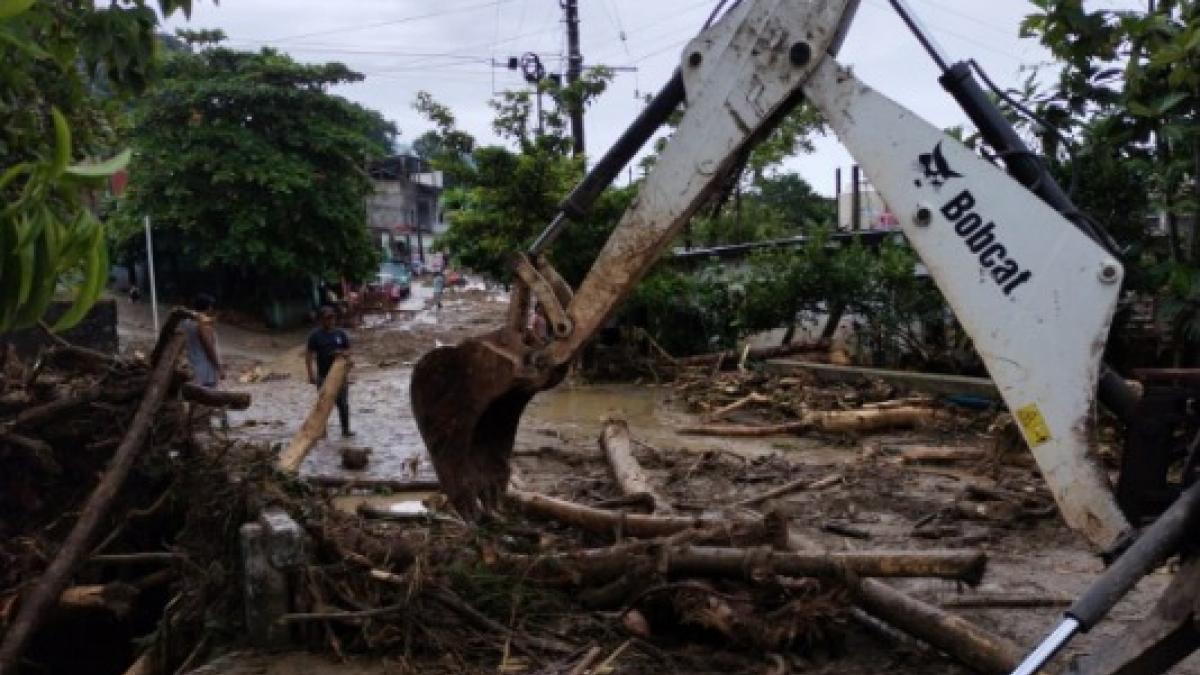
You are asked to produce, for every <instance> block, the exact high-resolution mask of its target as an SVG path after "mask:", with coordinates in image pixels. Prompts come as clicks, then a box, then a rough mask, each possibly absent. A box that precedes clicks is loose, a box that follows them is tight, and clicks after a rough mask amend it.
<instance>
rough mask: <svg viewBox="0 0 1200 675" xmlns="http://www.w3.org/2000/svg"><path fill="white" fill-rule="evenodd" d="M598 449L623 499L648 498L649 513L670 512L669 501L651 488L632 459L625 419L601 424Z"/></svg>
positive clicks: (644, 473)
mask: <svg viewBox="0 0 1200 675" xmlns="http://www.w3.org/2000/svg"><path fill="white" fill-rule="evenodd" d="M600 447H601V448H602V449H603V450H604V456H605V457H607V458H608V465H609V466H610V467H611V468H612V472H613V477H614V478H615V479H616V481H617V486H618V487H620V488H621V494H623V495H625V496H626V497H638V498H642V499H647V500H649V501H650V503H651V511H658V512H668V511H671V510H672V509H671V502H670V501H668V500H667V498H666V497H663V496H662V494H661V493H659V492H658V491H657V490H655V489H654V487H653V486H652V485H650V479H649V478H648V477H647V476H646V472H645V471H643V470H642V466H641V465H640V464H638V461H637V459H635V458H634V456H633V442H632V441H631V440H630V437H629V425H628V424H626V422H625V421H624V420H618V419H610V420H606V421H605V422H604V429H603V430H602V431H601V432H600Z"/></svg>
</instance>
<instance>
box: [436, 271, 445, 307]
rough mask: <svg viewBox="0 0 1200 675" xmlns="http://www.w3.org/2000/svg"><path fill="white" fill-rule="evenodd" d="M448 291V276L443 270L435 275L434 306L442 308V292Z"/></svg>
mask: <svg viewBox="0 0 1200 675" xmlns="http://www.w3.org/2000/svg"><path fill="white" fill-rule="evenodd" d="M444 290H446V274H445V273H444V272H442V270H440V269H439V270H438V271H436V272H434V273H433V306H434V307H436V308H437V309H441V308H442V291H444Z"/></svg>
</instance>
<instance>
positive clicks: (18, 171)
mask: <svg viewBox="0 0 1200 675" xmlns="http://www.w3.org/2000/svg"><path fill="white" fill-rule="evenodd" d="M190 8H191V2H190V0H182V1H180V0H162V1H161V2H160V3H159V10H160V11H161V12H162V14H163V15H164V16H169V15H171V14H172V13H174V12H175V11H177V10H179V9H182V10H183V11H185V12H188V11H190ZM156 25H157V16H156V13H155V10H154V9H153V8H152V7H150V6H149V5H148V4H147V3H145V2H143V1H142V0H121V1H119V2H113V3H109V4H107V5H106V6H103V7H97V6H95V5H94V4H93V3H90V2H84V3H77V2H34V1H33V0H0V157H2V158H3V159H2V160H0V204H2V205H3V206H2V207H0V333H3V332H5V331H8V330H11V329H14V328H21V327H24V326H29V325H31V324H32V323H34V322H36V321H37V320H38V319H39V318H40V317H41V316H42V315H43V313H44V312H45V309H46V307H47V306H48V305H49V303H50V301H51V300H52V298H53V296H54V294H55V292H56V290H66V291H70V292H71V293H72V294H73V295H74V297H75V302H74V304H73V305H72V307H71V308H70V309H69V310H68V311H67V313H66V314H64V315H63V316H62V318H61V319H60V320H59V322H58V326H59V327H65V326H69V325H70V324H72V323H74V322H76V321H78V320H79V319H80V318H82V317H83V315H84V314H85V313H86V312H87V310H88V309H89V308H90V307H91V305H92V303H93V302H94V301H95V300H96V298H97V297H98V296H99V294H100V292H101V291H102V290H103V287H104V282H105V280H106V279H107V271H108V270H107V267H108V264H107V248H106V242H105V228H104V227H103V225H102V224H101V223H100V222H99V220H97V218H96V216H95V215H94V213H93V211H92V210H91V209H90V208H88V205H87V201H88V199H87V197H88V196H89V195H90V194H93V193H92V192H91V191H92V190H95V189H97V188H100V187H102V186H103V185H104V182H105V179H106V178H107V177H108V176H109V175H111V174H112V173H113V172H115V171H116V170H118V169H120V168H121V167H122V166H123V165H124V162H125V161H127V160H128V155H127V154H122V153H119V152H117V150H116V148H117V140H118V139H117V135H118V134H117V131H118V129H119V128H120V126H121V119H122V112H123V111H122V106H123V105H124V100H126V99H127V98H128V97H129V96H131V95H135V94H138V93H140V92H141V91H142V90H143V89H144V87H145V86H146V84H147V82H148V81H149V80H150V78H151V77H152V76H153V75H154V72H155V63H156V61H155V42H154V28H155V26H156ZM110 156H111V157H113V158H112V159H111V160H110V161H107V162H99V163H88V164H75V165H72V161H75V160H78V159H79V158H91V159H95V158H102V157H110Z"/></svg>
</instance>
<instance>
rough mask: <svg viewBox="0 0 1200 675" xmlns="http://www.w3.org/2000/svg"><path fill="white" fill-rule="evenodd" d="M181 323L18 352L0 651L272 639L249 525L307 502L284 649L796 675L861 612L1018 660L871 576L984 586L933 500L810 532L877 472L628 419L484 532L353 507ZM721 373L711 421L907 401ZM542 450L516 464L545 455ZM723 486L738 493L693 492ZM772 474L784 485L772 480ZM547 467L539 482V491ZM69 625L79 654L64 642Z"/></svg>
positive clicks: (192, 662)
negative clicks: (751, 453) (817, 538)
mask: <svg viewBox="0 0 1200 675" xmlns="http://www.w3.org/2000/svg"><path fill="white" fill-rule="evenodd" d="M184 317H186V314H176V315H173V322H172V323H171V324H169V327H168V328H167V329H164V332H163V335H162V336H161V337H160V340H159V343H158V345H157V346H156V348H155V350H154V353H153V354H152V355H151V356H150V357H149V358H147V359H144V360H116V359H112V358H110V357H107V356H104V355H100V354H96V353H92V352H88V351H87V350H82V349H79V348H76V347H72V346H70V345H65V344H64V345H59V346H58V347H57V348H55V349H51V350H49V351H47V352H45V353H44V354H43V355H42V356H41V358H39V359H38V360H37V361H36V362H34V363H31V364H21V363H18V362H17V361H16V360H14V359H11V358H10V359H8V360H7V361H6V363H5V364H4V369H3V373H4V377H3V385H2V386H3V391H0V406H2V409H0V413H2V417H0V425H2V426H0V429H2V435H0V499H2V500H4V501H3V510H2V511H0V513H3V514H4V518H3V522H2V523H0V589H2V590H0V630H2V631H3V640H4V645H5V651H4V652H3V654H4V655H5V657H6V658H7V657H8V655H9V654H13V655H15V656H16V657H20V658H22V659H23V661H22V662H18V661H15V660H10V661H0V671H3V672H5V673H8V672H13V673H16V672H32V671H33V670H34V669H37V670H40V671H42V672H105V673H107V672H112V673H122V672H126V673H139V674H142V675H145V674H148V673H165V672H188V671H189V669H191V668H192V667H193V666H197V665H199V664H201V663H204V662H206V661H209V660H210V659H212V658H214V657H215V656H217V655H219V654H222V653H224V652H227V651H229V650H230V649H232V648H235V647H237V646H241V645H243V644H245V643H246V642H247V641H248V640H254V639H257V638H258V637H262V636H260V635H257V634H256V632H255V630H254V629H253V625H254V621H255V620H256V617H258V618H261V614H262V613H263V611H264V607H263V605H264V604H265V603H263V602H261V601H259V600H258V599H259V598H260V596H257V595H255V594H256V593H258V590H256V589H255V587H254V584H255V583H256V581H255V579H256V578H257V576H256V575H257V572H255V571H254V570H253V569H251V566H250V563H249V562H247V561H248V558H247V557H246V556H247V553H246V551H245V549H244V547H245V546H246V538H245V527H246V524H247V523H251V524H253V523H256V522H260V521H261V519H262V518H263V517H264V514H267V513H270V512H280V513H283V514H286V516H287V517H289V518H291V519H292V520H294V521H295V522H296V523H297V524H298V525H299V528H300V531H301V532H302V537H303V542H304V543H303V556H302V559H301V560H300V561H299V562H298V563H296V564H294V565H293V566H291V567H289V568H288V569H287V570H286V573H285V574H283V575H282V576H281V577H280V579H282V580H283V581H282V583H284V584H285V585H286V592H285V594H284V602H283V604H282V605H281V606H279V607H276V608H275V609H277V610H278V612H277V613H276V614H275V615H273V616H271V617H270V623H269V626H268V633H270V635H268V636H267V639H268V640H274V641H275V642H274V644H276V645H279V644H285V643H288V642H292V643H296V644H304V645H306V646H307V647H308V648H312V649H321V650H324V651H328V652H330V653H332V654H335V655H338V656H349V655H352V654H372V655H382V656H387V657H388V658H390V659H393V660H394V661H396V662H398V663H400V664H402V666H403V667H406V668H408V669H409V671H419V672H429V673H438V672H445V673H462V672H482V671H485V670H486V671H489V672H491V671H494V670H496V668H497V665H498V664H499V669H500V671H501V672H508V673H546V674H549V673H607V672H613V671H614V669H616V668H619V671H620V672H632V673H636V672H662V671H664V670H666V671H677V672H713V671H722V672H761V669H762V666H763V662H764V660H765V661H767V662H768V663H769V664H771V667H772V668H773V669H774V672H788V671H789V669H795V668H803V667H805V664H807V663H811V662H812V660H813V659H818V660H819V659H822V658H826V657H830V656H832V657H837V656H838V655H839V654H840V653H842V652H843V650H844V649H845V647H844V645H843V643H844V640H845V639H846V636H847V634H848V633H849V632H853V631H852V630H850V629H851V627H852V626H868V627H870V628H871V629H872V630H883V631H884V632H885V633H886V631H887V630H891V629H881V628H880V626H882V625H883V623H886V624H887V625H888V626H894V627H898V628H900V629H901V630H904V631H906V632H908V633H911V634H914V635H917V636H918V637H920V638H921V639H923V640H925V641H927V642H929V643H932V644H934V645H936V646H937V647H938V648H939V649H941V650H944V651H946V652H948V653H950V654H951V655H953V656H955V657H957V658H958V659H960V660H962V661H964V662H968V663H972V664H974V667H976V668H979V669H980V670H983V671H985V672H1001V671H1003V670H1004V669H1005V668H1007V667H1009V666H1011V662H1012V660H1013V659H1015V658H1016V655H1017V652H1018V650H1017V649H1016V648H1015V647H1014V646H1013V645H1012V644H1011V643H1008V642H1007V641H1005V640H1003V639H1001V638H998V637H995V636H992V635H989V634H987V633H985V632H983V631H982V630H979V629H978V628H975V627H973V626H971V625H970V624H965V623H963V622H961V621H958V620H955V619H954V617H951V616H949V615H947V614H945V613H944V612H943V611H942V610H939V609H937V608H935V607H933V606H931V605H929V604H926V603H924V602H921V601H920V600H917V599H915V598H913V597H910V596H908V595H905V594H903V593H901V592H900V591H899V590H897V589H896V588H895V587H893V586H890V585H888V584H885V583H883V582H880V581H877V580H875V579H873V577H888V578H899V577H916V578H930V579H943V580H951V581H952V582H956V583H966V584H975V583H977V582H978V581H979V580H980V578H981V576H982V574H983V571H984V566H985V564H986V558H985V556H984V555H983V553H982V552H980V551H978V550H975V549H971V548H962V546H965V545H967V544H968V543H969V541H970V540H969V539H968V538H966V537H963V536H957V535H956V534H955V533H952V532H950V531H949V530H948V529H947V528H948V527H949V526H948V525H945V524H938V523H937V522H934V521H935V520H937V519H936V518H935V519H930V521H929V522H927V523H925V524H924V525H925V526H931V527H941V528H942V529H940V530H937V531H936V533H935V535H936V536H930V537H929V538H927V539H920V538H917V539H913V538H907V539H895V540H889V539H887V538H883V537H880V538H877V539H876V540H875V541H873V542H872V543H871V544H869V545H868V546H866V547H865V548H864V547H856V548H855V549H853V550H850V549H832V548H828V547H822V546H814V545H812V543H811V541H808V540H806V538H805V537H804V536H803V535H798V534H797V530H796V529H795V528H796V526H797V525H799V526H802V528H803V529H802V530H801V531H804V529H807V528H809V527H810V526H815V527H819V528H821V529H826V528H827V526H828V525H829V524H830V523H829V522H826V521H823V520H820V519H818V520H815V521H814V520H812V518H806V517H803V516H800V515H799V514H797V513H796V512H795V509H794V507H793V506H791V505H789V504H788V503H787V502H786V501H784V498H786V497H789V496H791V495H792V493H795V492H797V491H799V492H805V493H808V494H811V495H814V496H817V495H820V494H822V492H823V491H824V490H827V489H828V490H840V489H841V487H842V486H850V485H853V484H855V483H856V482H857V481H861V480H863V476H862V475H857V474H856V473H854V472H853V471H850V470H841V471H838V472H833V473H830V472H829V471H826V470H819V469H814V468H812V467H807V468H806V467H800V466H799V465H793V464H790V463H788V462H785V461H783V460H782V459H780V458H778V457H764V458H760V459H756V460H746V459H742V458H733V457H730V456H723V455H721V454H720V453H698V454H697V453H691V452H687V451H679V450H667V451H663V450H659V449H653V450H651V449H648V447H647V446H645V444H639V443H638V442H637V441H636V440H634V439H633V437H632V436H631V434H630V432H629V430H628V428H626V427H625V426H624V425H623V424H620V423H618V422H612V423H610V424H608V425H606V427H605V431H604V433H603V435H602V437H601V439H600V446H601V449H600V450H593V451H592V453H591V454H590V455H588V456H587V457H582V458H581V457H574V458H572V459H571V460H570V461H572V462H574V463H575V464H574V465H573V468H572V469H571V470H568V471H564V472H562V473H561V474H560V475H559V476H558V477H557V478H554V477H553V476H551V477H550V480H553V481H554V484H552V485H546V484H545V480H546V479H547V477H546V476H536V475H534V472H549V473H551V474H552V473H553V472H552V471H551V468H550V467H552V466H553V465H554V463H555V460H554V459H552V458H547V457H542V456H541V455H540V454H539V455H538V456H537V457H536V459H538V460H539V462H535V463H533V465H532V466H524V467H520V466H519V467H518V470H519V473H523V474H524V478H525V479H526V480H525V481H520V479H519V478H518V482H519V483H520V484H521V487H520V488H517V487H514V488H513V489H512V490H510V494H509V500H508V504H509V508H508V509H507V511H506V512H505V513H502V514H496V516H495V517H494V518H493V519H492V520H490V521H489V522H488V523H486V524H485V525H484V526H483V527H469V526H467V525H466V524H464V523H463V522H462V521H460V520H459V519H457V518H456V517H455V516H454V515H453V514H452V513H450V512H447V511H446V510H445V509H444V506H445V505H444V504H442V503H440V502H439V501H438V500H437V498H436V496H435V497H434V498H430V499H429V500H426V501H427V503H426V508H424V509H420V510H421V511H423V515H422V516H421V517H420V518H418V519H416V520H414V519H413V518H412V516H411V514H399V513H396V512H393V511H391V510H388V509H383V510H379V509H374V508H371V507H366V508H361V509H360V511H359V512H358V513H357V514H349V513H346V512H344V511H342V510H339V508H335V506H334V501H335V499H336V498H339V497H344V496H345V495H346V493H347V492H348V491H352V490H353V488H349V489H347V488H341V489H339V490H336V491H329V490H323V489H321V488H317V487H314V486H312V485H310V484H308V483H305V482H303V481H300V480H297V479H296V478H295V477H294V476H293V475H291V474H290V473H289V472H285V471H280V470H279V469H278V467H277V463H278V461H279V458H278V457H277V454H276V451H277V449H272V448H267V447H263V446H259V445H251V444H245V443H234V442H230V441H228V440H226V439H224V438H223V437H222V436H220V435H219V434H215V433H213V432H211V430H209V429H208V428H207V425H206V423H205V422H206V420H205V419H204V416H203V415H202V414H198V410H199V408H198V406H200V405H239V406H240V405H246V404H248V401H240V400H233V399H232V398H231V397H230V396H228V395H223V394H220V395H218V394H214V393H213V392H204V391H197V390H195V389H193V388H190V387H188V386H187V385H186V384H185V382H186V379H187V372H186V370H185V369H182V368H179V367H177V365H176V356H177V354H178V340H177V337H176V335H175V332H174V321H177V320H179V319H181V318H184ZM710 367H711V366H709V365H705V366H702V368H703V372H704V373H706V374H707V373H708V372H709V368H710ZM706 376H707V375H706ZM702 382H704V378H703V377H701V376H694V377H689V376H686V375H685V376H683V377H682V378H681V379H680V381H679V383H680V384H679V391H681V392H683V393H684V394H685V396H686V397H688V398H689V400H692V401H693V402H694V404H695V405H699V406H708V408H709V409H710V410H711V411H712V412H713V413H714V414H713V415H712V419H713V421H714V422H715V421H716V420H721V419H729V420H737V421H740V422H742V423H743V424H744V423H745V421H746V419H747V418H745V417H742V416H744V415H746V414H748V413H749V412H750V411H751V410H752V409H756V408H755V406H758V408H757V410H759V411H765V412H766V414H767V419H768V420H770V421H771V422H772V423H775V424H780V423H782V424H788V423H791V422H794V421H795V420H796V419H798V418H803V417H804V415H810V414H812V413H811V410H814V409H817V406H818V405H822V406H824V407H825V409H832V408H834V407H836V406H849V405H851V404H858V405H859V407H860V408H861V407H863V405H864V404H865V405H872V404H876V405H877V404H878V402H880V401H886V400H893V399H895V398H896V396H895V392H892V391H885V390H884V389H878V390H876V389H877V388H876V387H868V388H867V389H865V390H861V389H855V388H848V389H846V390H845V391H833V390H830V389H828V388H822V387H819V386H816V385H815V384H814V383H809V384H808V385H803V384H802V383H799V382H797V383H793V382H789V381H787V378H778V377H768V376H763V375H759V374H753V373H749V372H741V371H739V372H732V373H727V374H722V375H720V377H719V379H718V380H717V381H716V384H714V381H713V379H712V378H711V376H708V380H707V382H706V383H704V384H703V385H702V384H701V383H702ZM703 391H707V392H709V394H708V395H709V396H710V397H712V398H707V399H706V398H705V395H704V394H703V393H702V392H703ZM712 392H717V394H715V395H714V394H712ZM855 397H857V398H855ZM764 399H766V400H764ZM743 400H744V401H746V402H745V403H741V404H740V405H737V406H733V407H732V408H731V406H730V404H731V403H738V402H739V401H743ZM902 400H904V401H906V405H910V406H911V407H914V408H916V409H918V410H921V411H933V410H935V408H934V406H933V405H932V404H931V403H929V402H927V401H925V400H924V399H921V400H917V399H908V398H904V399H902ZM877 407H878V409H881V410H887V409H889V408H887V407H886V406H882V407H881V406H877ZM717 413H719V414H717ZM934 423H935V424H937V425H945V429H946V430H947V433H953V432H954V431H955V430H956V429H960V428H966V427H970V426H971V425H978V423H979V422H978V420H972V419H970V416H957V415H953V414H949V413H945V414H943V413H938V414H937V415H935V416H934ZM825 431H826V432H829V431H830V429H825ZM528 450H529V449H525V450H524V452H523V453H522V452H519V453H518V454H519V455H522V457H519V459H526V460H528V459H534V457H533V456H531V455H530V454H529V453H528ZM543 450H547V449H545V448H542V449H538V450H537V452H538V453H541V452H542V451H543ZM548 451H549V452H550V453H552V454H553V453H554V452H556V450H555V449H554V448H549V449H548ZM557 451H562V450H561V449H559V450H557ZM864 456H865V455H864ZM564 457H566V455H564ZM879 459H881V458H880V457H879V456H873V457H867V460H869V461H872V462H873V461H878V460H879ZM887 466H891V465H887ZM895 468H896V470H899V469H900V467H895ZM886 470H887V467H886V466H885V467H883V468H882V469H881V467H879V466H870V467H864V469H863V474H864V475H865V474H866V473H867V472H872V473H875V474H879V473H886ZM121 472H124V473H121ZM709 479H711V480H717V481H721V480H726V479H732V480H733V481H734V482H735V483H736V484H737V488H738V489H737V490H735V491H734V492H733V493H731V494H732V498H728V499H726V498H725V493H724V492H722V491H714V492H713V493H712V494H710V497H711V498H709V499H705V500H703V503H697V499H696V495H697V494H698V493H699V492H700V491H702V490H704V489H705V486H706V485H709V483H705V482H704V481H705V480H709ZM764 480H770V481H771V482H772V483H776V485H775V486H774V487H770V488H768V489H764V488H763V487H762V486H761V485H760V483H761V482H762V481H764ZM539 481H540V483H539V485H540V486H539V489H540V490H541V492H538V491H535V490H534V488H533V487H532V485H531V484H532V483H534V482H539ZM780 482H782V484H778V483H780ZM105 486H107V487H105ZM1013 494H1017V496H1018V497H1021V496H1022V495H1023V494H1024V493H1013ZM97 495H100V497H101V499H100V501H97V500H98V497H97ZM989 496H992V497H994V496H995V495H989ZM1011 496H1012V495H1011V494H1008V493H1005V494H1003V495H1001V497H1003V498H1005V499H1008V498H1009V497H1011ZM1022 498H1023V497H1022ZM832 503H837V500H834V501H833V502H832ZM97 504H99V506H97ZM913 508H914V510H915V509H917V508H920V509H927V508H928V507H927V505H924V504H922V505H921V506H920V507H916V506H914V507H913ZM814 513H816V511H814ZM816 517H817V518H821V516H816ZM843 525H845V526H846V529H845V530H843V531H846V532H853V531H855V528H856V527H858V526H856V525H855V524H854V523H843ZM81 530H82V531H81ZM913 532H914V534H913V537H917V535H916V530H915V529H914V531H913ZM958 534H962V533H958ZM868 538H869V536H868ZM930 540H935V541H930ZM914 542H917V545H915V546H914V545H912V544H913V543H914ZM946 545H954V546H960V548H957V549H949V550H948V549H946V548H945V546H946ZM935 546H937V547H938V548H935ZM64 561H65V562H64ZM39 597H40V598H43V601H42V602H43V605H42V606H41V607H40V609H39V606H38V604H37V602H38V598H39ZM45 598H48V599H49V602H45V601H44V599H45ZM248 598H250V601H249V602H248V601H247V599H248ZM22 626H24V628H22ZM18 629H20V630H23V631H24V632H25V636H24V637H23V638H22V637H21V633H20V632H19V631H18ZM80 636H86V639H79V638H80ZM17 638H21V641H23V642H24V644H20V643H19V642H18V640H17ZM63 639H70V640H72V643H73V644H77V645H79V648H77V649H73V650H61V649H55V645H56V644H61V641H62V640H63ZM14 644H15V645H16V647H12V646H11V645H14ZM764 654H766V656H764ZM17 663H24V664H26V665H27V667H24V668H17V667H16V665H14V664H17Z"/></svg>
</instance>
